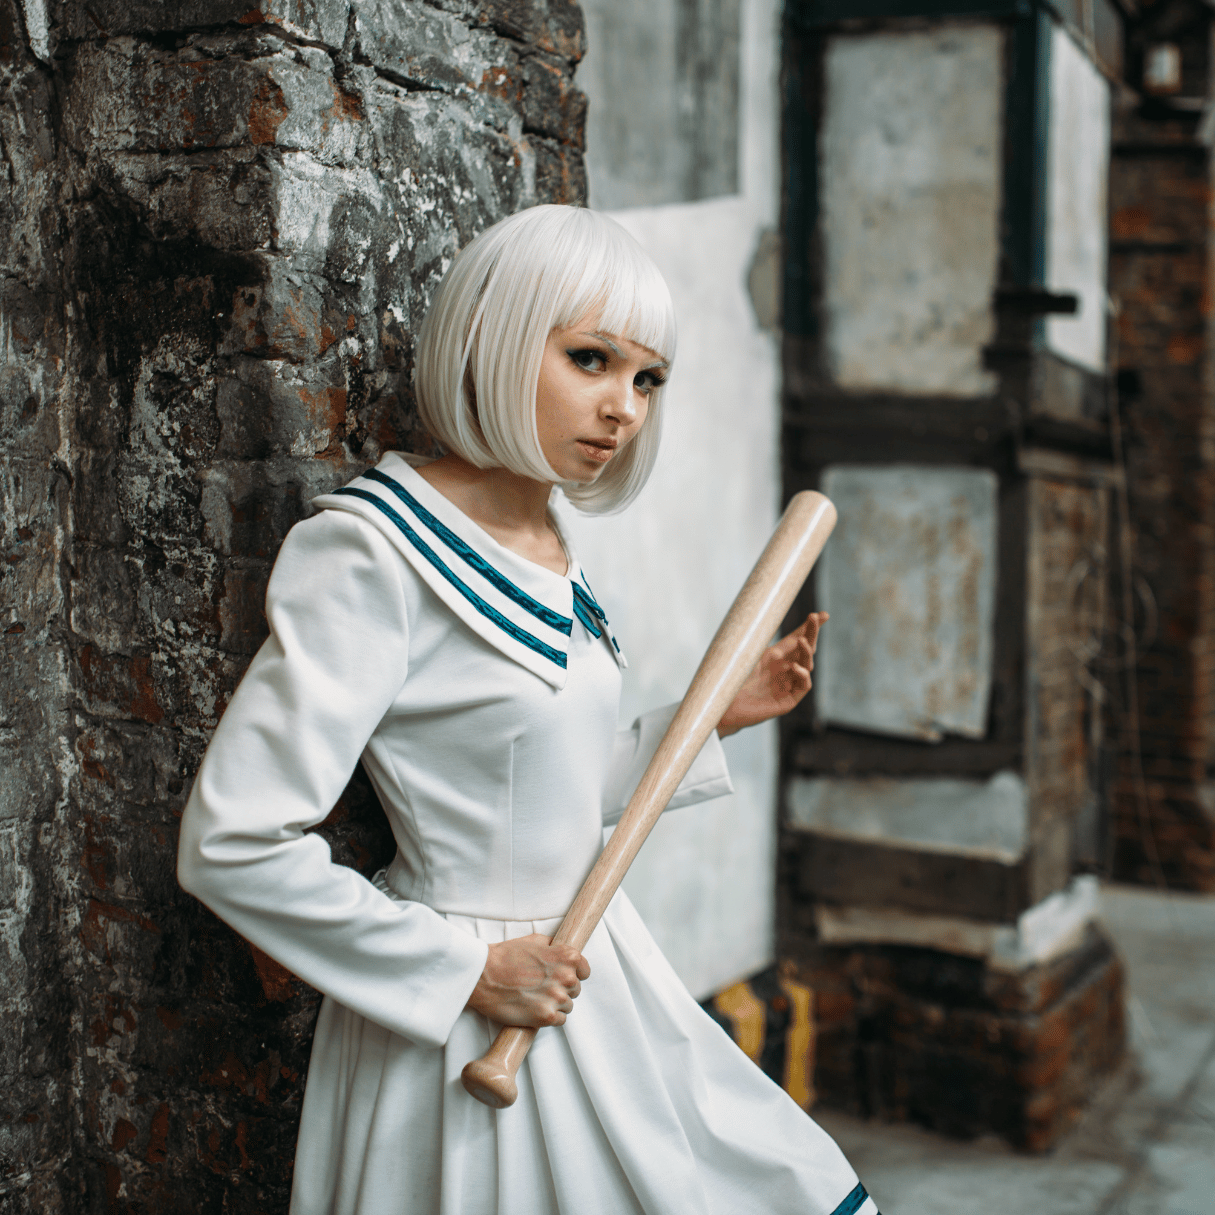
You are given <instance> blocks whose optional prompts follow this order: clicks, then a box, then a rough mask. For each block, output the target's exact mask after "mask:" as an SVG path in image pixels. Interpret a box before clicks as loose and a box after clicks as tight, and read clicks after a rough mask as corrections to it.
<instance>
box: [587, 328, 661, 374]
mask: <svg viewBox="0 0 1215 1215" xmlns="http://www.w3.org/2000/svg"><path fill="white" fill-rule="evenodd" d="M582 336H583V337H589V338H594V339H595V340H596V341H599V342H602V343H603V344H604V345H605V346H607V347H608V348H609V349H610V350H611V352H612V353H613V354H614V355H616V356H617V357H618V358H622V359H623V358H627V357H628V356H627V355H626V354H625V353H624V351H623V350H621V349H620V347H619V346H617V345H616V343H615V342H613V341H612V339H611V338H610V337H608V336H607V335H606V334H603V333H594V332H590V333H583V334H582ZM670 365H671V364H670V363H668V362H667V361H666V359H663V358H658V359H655V360H654V361H653V362H652V363H651V364H650V367H670Z"/></svg>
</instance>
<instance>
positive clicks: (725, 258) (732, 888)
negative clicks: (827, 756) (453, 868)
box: [575, 0, 780, 995]
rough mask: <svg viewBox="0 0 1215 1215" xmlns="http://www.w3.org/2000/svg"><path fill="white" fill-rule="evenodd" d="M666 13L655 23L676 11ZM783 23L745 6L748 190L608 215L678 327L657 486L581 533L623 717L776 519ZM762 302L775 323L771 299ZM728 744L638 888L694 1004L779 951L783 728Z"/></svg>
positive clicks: (597, 154)
mask: <svg viewBox="0 0 1215 1215" xmlns="http://www.w3.org/2000/svg"><path fill="white" fill-rule="evenodd" d="M654 7H657V8H658V9H659V10H660V15H659V24H660V25H661V20H662V18H661V12H663V11H666V9H665V8H664V6H661V5H659V6H651V9H653V8H654ZM668 7H669V6H668ZM586 9H587V13H588V26H589V28H590V29H592V30H593V29H595V28H596V22H597V21H599V20H601V19H603V14H606V13H610V14H612V16H613V19H614V20H621V19H622V13H623V11H624V10H619V9H617V7H616V6H615V5H614V4H613V3H612V0H594V2H593V3H590V4H588V5H587V6H586ZM651 16H652V13H650V14H647V20H649V19H650V17H651ZM778 21H779V7H778V6H777V5H776V4H775V3H772V2H771V0H746V2H745V3H743V5H742V9H741V27H740V28H741V47H742V54H741V71H740V78H741V82H742V83H741V94H740V95H741V127H740V137H739V140H738V146H739V147H740V148H741V156H740V160H739V164H738V176H739V182H740V191H739V193H737V194H734V195H731V196H727V197H723V198H716V199H711V200H706V201H702V202H695V203H690V204H674V205H670V206H663V207H652V208H637V209H631V210H622V211H616V212H614V215H615V218H617V219H618V220H620V222H621V223H623V224H624V225H625V226H626V227H627V228H628V229H629V230H630V231H631V232H632V233H633V234H634V235H635V236H636V237H637V238H638V239H639V240H640V241H641V242H642V244H643V245H644V246H645V247H646V248H647V249H648V250H649V251H650V253H651V254H652V256H653V257H654V258H655V260H656V261H657V262H658V264H659V266H660V267H661V268H662V270H663V273H664V274H665V276H666V278H667V281H668V282H669V283H670V285H671V290H672V293H673V295H674V298H675V308H676V312H677V314H678V320H679V352H678V356H677V358H676V363H675V372H674V376H673V377H672V380H671V384H670V387H669V388H668V390H667V392H668V396H667V408H668V414H667V429H666V434H665V437H664V440H663V450H662V454H661V456H660V457H659V463H658V467H657V469H656V471H655V473H654V477H653V480H652V481H651V483H650V485H649V486H648V487H647V488H646V490H645V492H644V493H643V494H642V496H641V498H640V499H639V500H638V501H637V502H636V503H635V504H634V505H633V506H632V507H631V508H630V509H629V510H628V511H627V512H625V513H624V514H622V515H620V516H617V517H614V518H610V519H602V520H589V519H588V520H584V521H581V522H579V523H577V524H576V525H575V532H576V535H577V538H578V544H579V548H580V555H581V557H582V559H583V561H584V563H585V564H586V567H587V569H588V570H589V571H590V576H591V577H592V578H593V579H594V585H595V590H596V593H597V594H599V595H601V596H602V598H603V599H604V601H605V606H606V607H607V609H608V611H609V614H610V615H611V618H612V622H613V625H614V626H615V627H616V630H617V636H618V637H619V638H620V641H621V644H622V645H623V646H624V648H625V652H626V653H627V654H628V657H629V662H630V664H631V665H630V669H629V671H628V672H627V674H626V684H625V701H624V705H623V714H624V717H625V719H626V720H627V719H629V718H630V717H631V716H632V715H633V714H635V713H636V712H638V711H639V710H641V709H644V708H648V707H652V706H653V705H655V704H661V703H664V702H667V701H671V700H676V699H678V698H679V697H681V696H682V695H683V692H684V690H685V689H686V687H687V683H688V680H689V679H690V678H691V676H692V673H693V672H694V671H695V669H696V665H697V664H698V662H699V661H700V658H701V655H702V654H703V652H704V649H705V646H706V645H707V644H708V641H709V639H710V638H711V637H712V635H713V633H714V631H715V630H716V628H717V625H718V624H719V623H720V621H721V617H722V615H723V614H724V613H725V610H726V609H727V608H728V606H729V604H730V602H731V601H732V599H733V597H734V595H735V593H736V592H737V590H738V588H739V586H741V584H742V581H743V579H744V578H745V577H746V574H747V572H748V571H749V569H750V566H751V564H752V562H753V561H754V560H755V558H756V557H757V556H758V555H759V552H760V550H761V549H762V547H763V545H764V543H765V542H766V540H767V537H768V535H769V534H770V531H771V528H772V525H773V523H774V520H775V514H776V508H777V504H778V497H779V490H780V487H779V475H780V474H779V464H778V433H779V404H778V390H779V379H778V353H777V348H776V342H775V339H774V336H773V334H771V333H769V332H765V331H763V330H762V329H761V327H760V324H759V321H758V319H757V314H756V310H755V307H754V305H753V303H752V301H751V299H750V297H749V294H748V287H747V282H748V277H749V276H750V275H751V271H752V268H753V262H754V259H755V257H756V254H757V252H758V251H760V250H761V247H762V248H763V249H764V250H766V251H768V254H769V255H770V253H771V239H770V237H769V238H768V239H766V240H765V233H767V232H770V231H771V229H772V228H774V226H775V224H776V221H777V213H778V199H777V193H776V191H777V182H778V172H779V170H778V165H777V161H776V140H777V135H778V117H777V116H778V108H777V107H778V96H777V72H778V69H779V57H778V37H779V25H778ZM725 49H727V50H728V47H727V48H725ZM602 53H603V51H602V44H599V45H598V46H597V45H596V43H594V42H591V44H590V47H589V50H588V54H587V58H586V60H585V61H584V63H583V65H582V66H581V67H580V68H579V74H578V80H579V83H581V84H583V85H584V87H585V88H586V89H587V92H588V96H589V99H590V112H591V115H592V117H591V119H590V120H589V132H590V133H589V136H588V146H587V172H588V177H589V181H590V199H591V203H592V205H597V204H598V202H599V198H600V196H601V194H602V196H604V197H607V198H609V199H611V198H613V197H618V195H615V194H614V193H613V191H614V190H615V185H614V179H613V174H614V173H615V171H616V170H615V168H614V167H613V163H612V162H611V161H610V160H607V159H606V154H605V151H604V149H603V148H602V147H601V146H599V145H597V144H596V139H595V132H596V130H599V129H602V124H605V123H606V122H607V121H609V120H608V119H605V118H603V117H602V116H601V117H599V118H595V117H594V115H595V114H596V110H597V109H598V110H600V111H603V110H607V111H608V112H609V113H615V112H617V111H616V110H615V109H614V107H617V106H622V105H625V104H626V102H627V104H634V105H635V104H636V101H635V99H634V100H633V101H631V102H628V99H621V98H619V97H617V96H616V95H615V94H614V93H611V92H606V91H604V90H603V88H602V84H601V81H602V77H601V76H600V75H599V68H598V67H597V60H596V57H597V56H598V55H600V54H602ZM655 70H656V71H657V72H659V73H661V72H662V71H663V67H662V65H661V64H660V65H657V66H656V68H655ZM626 112H627V110H626ZM596 124H601V125H599V126H597V125H596ZM725 142H726V141H723V146H724V143H725ZM634 168H635V172H636V173H637V174H638V175H642V174H644V173H645V172H648V171H649V170H648V168H647V165H646V162H644V161H642V162H639V163H638V164H637V165H636V166H635V167H634ZM763 271H764V267H763V266H762V265H761V266H760V267H759V269H758V272H757V274H756V275H755V276H754V277H755V278H756V279H758V280H761V281H762V280H763V278H764V273H763ZM773 277H774V276H771V275H769V277H768V282H769V283H770V284H771V283H772V281H773ZM762 302H763V304H764V306H765V307H766V309H767V315H768V316H771V315H772V301H771V298H770V297H769V298H768V299H766V300H764V301H762ZM726 748H727V752H728V753H729V755H730V765H731V771H732V773H733V776H734V782H735V788H736V793H735V795H734V796H733V797H730V798H723V799H721V800H719V801H716V802H712V803H710V804H708V805H706V806H700V807H696V808H693V809H689V810H681V811H677V812H676V813H674V814H672V815H670V816H669V817H668V818H667V819H666V820H664V821H663V822H662V823H660V824H659V826H658V828H657V829H656V830H655V833H654V835H653V837H652V838H651V840H650V841H649V843H648V844H647V845H646V848H645V850H644V851H643V852H642V854H641V856H640V857H639V859H638V861H637V863H636V864H635V866H634V870H633V872H632V873H631V874H630V876H629V879H628V881H627V883H626V888H627V889H628V891H629V893H630V895H631V897H632V898H633V899H634V901H635V902H636V903H637V905H638V906H639V908H640V909H641V912H642V914H643V916H644V917H645V919H646V922H647V923H648V924H649V925H650V927H651V929H652V930H653V931H654V933H655V936H656V937H657V938H658V940H659V943H660V944H661V945H662V947H663V949H664V950H665V951H666V953H667V955H668V957H670V958H671V960H672V962H673V963H674V965H675V967H676V969H677V970H678V971H679V973H680V975H681V976H682V978H683V979H684V981H685V982H686V983H687V984H688V985H689V987H690V988H691V989H692V991H693V992H694V993H695V994H697V995H705V994H708V993H709V992H710V991H712V990H714V989H715V988H717V987H720V986H721V985H722V984H724V983H727V982H730V981H732V980H733V979H736V978H738V977H740V976H742V975H745V974H749V973H751V972H753V971H755V970H757V969H759V967H761V966H762V965H763V964H764V963H765V962H766V961H768V959H769V958H770V956H771V951H772V917H773V910H772V908H773V880H774V858H773V850H774V845H775V813H776V811H775V782H776V734H775V729H774V728H773V727H771V726H765V727H758V728H755V729H752V730H748V731H745V732H743V733H741V734H739V735H737V736H735V737H734V738H731V739H729V740H727V743H726Z"/></svg>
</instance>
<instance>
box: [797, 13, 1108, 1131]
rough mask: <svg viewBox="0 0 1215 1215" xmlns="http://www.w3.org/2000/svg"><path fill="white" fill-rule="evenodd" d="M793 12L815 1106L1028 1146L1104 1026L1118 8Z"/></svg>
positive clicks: (1080, 1093) (1102, 1050) (803, 734)
mask: <svg viewBox="0 0 1215 1215" xmlns="http://www.w3.org/2000/svg"><path fill="white" fill-rule="evenodd" d="M787 11H788V17H787V46H786V58H785V64H786V104H787V110H786V143H785V160H786V182H787V204H786V213H785V223H784V232H785V257H786V271H785V308H784V317H785V352H784V371H785V394H786V427H785V488H786V491H787V492H792V491H794V490H797V489H801V488H805V487H812V488H821V489H823V491H824V492H826V493H828V494H829V495H830V496H832V497H833V498H834V499H835V500H836V503H837V506H838V507H839V509H840V524H839V526H838V527H837V530H836V534H835V536H834V537H833V539H832V541H831V543H830V545H829V546H828V550H827V552H826V553H825V554H824V557H823V559H822V561H821V562H820V564H819V568H818V570H817V574H816V580H815V589H814V592H813V595H807V597H806V602H805V606H807V607H808V606H810V605H811V603H812V602H815V603H816V605H817V606H819V607H823V608H826V609H828V610H829V611H831V612H832V620H831V622H830V624H829V625H828V626H827V628H826V630H825V632H824V634H823V639H822V641H821V643H820V659H819V662H818V668H817V670H816V673H815V685H816V686H815V692H814V696H813V701H812V702H809V703H807V704H806V705H805V706H804V707H803V708H802V709H800V710H799V712H798V713H797V714H794V715H791V720H790V721H789V722H788V725H787V728H786V732H785V740H784V741H785V781H784V787H783V791H784V799H785V825H784V830H783V836H782V849H781V874H780V879H779V888H780V894H779V898H780V904H779V906H780V915H779V918H778V924H779V929H780V933H781V940H780V954H781V956H782V958H784V959H785V960H786V961H788V962H793V963H796V964H798V965H799V967H800V974H801V977H802V979H803V981H805V982H807V983H809V984H810V986H811V987H813V988H814V989H815V994H816V1002H817V1008H818V1035H819V1036H818V1048H817V1049H818V1054H817V1061H818V1062H817V1074H816V1078H815V1086H816V1088H817V1091H818V1093H819V1096H820V1097H821V1099H822V1100H824V1101H825V1102H828V1103H831V1104H836V1105H842V1106H844V1107H847V1108H850V1109H852V1110H855V1111H858V1112H861V1113H867V1114H870V1115H875V1116H881V1117H886V1118H911V1119H916V1120H918V1121H921V1122H925V1123H927V1124H929V1125H932V1126H936V1127H939V1128H940V1129H943V1130H947V1131H950V1132H953V1133H960V1134H978V1133H982V1132H984V1131H995V1132H996V1133H999V1134H1002V1135H1004V1136H1006V1137H1008V1138H1009V1139H1011V1140H1012V1141H1014V1142H1015V1143H1018V1144H1021V1145H1023V1146H1026V1147H1031V1148H1041V1147H1044V1146H1047V1145H1048V1144H1050V1143H1051V1142H1053V1141H1054V1140H1055V1139H1056V1138H1057V1137H1058V1135H1059V1134H1060V1133H1061V1132H1062V1130H1063V1129H1064V1128H1065V1127H1066V1126H1067V1125H1068V1124H1069V1122H1070V1120H1071V1119H1072V1118H1073V1117H1074V1116H1075V1114H1076V1112H1077V1110H1078V1109H1079V1107H1080V1106H1081V1104H1082V1102H1083V1100H1084V1098H1085V1095H1086V1094H1087V1093H1088V1092H1089V1091H1091V1089H1092V1087H1093V1086H1094V1085H1095V1084H1096V1082H1097V1081H1098V1080H1099V1078H1100V1077H1101V1076H1102V1075H1103V1074H1105V1073H1106V1072H1108V1070H1109V1069H1110V1068H1111V1067H1112V1066H1113V1065H1114V1064H1115V1062H1116V1061H1117V1060H1118V1058H1119V1057H1120V1055H1121V1052H1122V1046H1123V1027H1122V1011H1121V972H1120V969H1119V966H1118V963H1117V960H1116V958H1115V957H1114V955H1113V952H1112V950H1111V948H1110V946H1109V944H1108V942H1107V941H1106V939H1105V936H1104V934H1103V932H1102V930H1101V928H1100V924H1099V917H1098V903H1097V898H1096V893H1097V891H1096V881H1095V879H1094V878H1093V877H1092V876H1091V873H1089V872H1088V871H1091V870H1094V869H1097V868H1099V867H1100V863H1101V846H1100V845H1101V840H1102V837H1103V819H1102V795H1103V792H1104V788H1103V781H1104V770H1105V765H1104V756H1105V755H1106V744H1105V741H1104V736H1103V698H1102V692H1101V689H1100V686H1099V684H1098V682H1097V680H1096V678H1095V677H1094V673H1093V671H1092V670H1090V665H1091V664H1093V662H1094V660H1095V658H1096V657H1097V654H1098V651H1100V649H1101V647H1102V644H1103V642H1104V641H1105V637H1106V634H1107V632H1108V631H1110V630H1111V629H1114V628H1115V627H1116V618H1115V616H1114V614H1113V612H1112V609H1111V604H1110V593H1109V561H1108V552H1109V548H1110V543H1111V515H1112V511H1113V506H1114V500H1115V499H1114V491H1115V489H1116V488H1117V485H1118V482H1119V470H1118V468H1117V467H1116V466H1115V464H1114V461H1113V459H1112V456H1113V449H1112V445H1111V439H1110V433H1109V426H1108V417H1107V410H1106V405H1107V400H1108V388H1109V366H1108V348H1107V341H1106V328H1107V298H1106V249H1105V231H1106V219H1105V213H1106V212H1105V207H1106V165H1107V157H1108V126H1109V95H1110V87H1111V86H1110V83H1109V81H1110V78H1111V77H1115V78H1116V77H1117V75H1118V74H1119V72H1120V70H1121V32H1122V22H1121V17H1120V16H1119V14H1118V12H1117V10H1115V9H1114V8H1113V7H1112V6H1111V5H1110V4H1108V3H1105V2H1104V0H1097V2H1096V3H1095V4H1093V5H1086V6H1085V12H1086V13H1087V14H1088V17H1086V18H1085V19H1084V20H1081V15H1080V13H1079V10H1078V9H1077V10H1076V11H1075V12H1073V11H1072V9H1070V8H1069V9H1068V10H1067V13H1065V14H1062V15H1061V14H1060V10H1058V9H1057V8H1055V7H1054V6H1048V5H1045V4H1030V5H1025V4H1015V3H1009V4H1007V5H1005V4H999V3H997V4H993V5H991V6H990V7H985V8H984V12H983V15H982V16H981V17H976V16H974V15H973V11H974V10H973V6H968V5H965V4H963V3H952V2H950V0H924V2H923V3H920V4H913V5H910V6H908V5H907V4H902V3H900V4H893V3H887V2H884V0H865V2H864V3H860V4H857V3H844V2H843V0H802V2H800V3H795V4H791V5H790V6H789V8H788V10H787ZM1068 14H1071V16H1068ZM1073 18H1074V20H1073ZM1090 18H1091V20H1090Z"/></svg>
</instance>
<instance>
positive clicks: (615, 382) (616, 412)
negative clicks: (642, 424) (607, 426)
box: [600, 373, 638, 426]
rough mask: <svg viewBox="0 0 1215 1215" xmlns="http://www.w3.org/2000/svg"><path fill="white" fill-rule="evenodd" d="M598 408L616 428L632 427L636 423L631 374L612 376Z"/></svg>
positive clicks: (635, 399) (634, 396) (635, 394)
mask: <svg viewBox="0 0 1215 1215" xmlns="http://www.w3.org/2000/svg"><path fill="white" fill-rule="evenodd" d="M605 387H607V389H608V391H606V392H605V393H604V399H603V403H602V405H601V406H600V410H601V413H602V416H603V417H604V418H606V419H610V420H611V421H613V422H615V423H616V425H617V426H632V425H633V423H634V422H636V421H637V417H638V411H637V393H636V391H635V389H634V387H633V376H632V373H630V374H628V375H620V376H613V377H612V378H611V383H610V384H609V385H606V386H605Z"/></svg>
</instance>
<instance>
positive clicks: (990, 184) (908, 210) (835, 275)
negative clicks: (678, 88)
mask: <svg viewBox="0 0 1215 1215" xmlns="http://www.w3.org/2000/svg"><path fill="white" fill-rule="evenodd" d="M1003 40H1004V34H1003V31H1002V30H1001V29H1000V28H998V27H996V26H992V25H957V26H947V27H944V28H940V29H934V30H930V31H905V30H901V31H883V32H880V33H872V34H855V35H854V34H848V35H840V36H837V37H835V38H832V39H831V41H830V43H829V45H828V48H827V54H826V64H825V76H826V84H825V89H826V104H825V113H824V118H823V127H822V141H821V146H820V153H819V156H820V169H821V173H820V181H821V183H822V185H821V196H820V197H821V205H822V238H823V250H824V260H825V263H826V264H825V275H824V304H825V309H826V315H827V326H826V339H827V341H826V345H827V351H828V356H829V359H830V363H831V371H832V374H833V376H834V378H835V379H836V381H837V382H838V383H839V384H840V385H841V386H843V387H845V388H858V389H870V390H878V391H881V390H890V391H894V392H906V393H948V394H957V395H962V396H969V395H976V396H977V395H983V394H986V393H990V392H994V391H995V387H996V378H995V376H994V375H993V374H992V373H991V372H989V371H986V370H984V368H983V361H982V360H983V347H984V346H985V345H986V344H987V343H988V342H989V341H990V340H991V336H992V333H993V329H994V322H993V317H992V308H991V301H992V291H993V289H994V287H995V282H996V272H997V265H998V260H999V239H1000V231H999V223H1000V200H1001V181H1002V170H1001V157H1002V151H1001V149H1002V134H1001V131H1002V108H1003V90H1004V84H1003V79H1004V75H1003V46H1004V41H1003Z"/></svg>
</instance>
